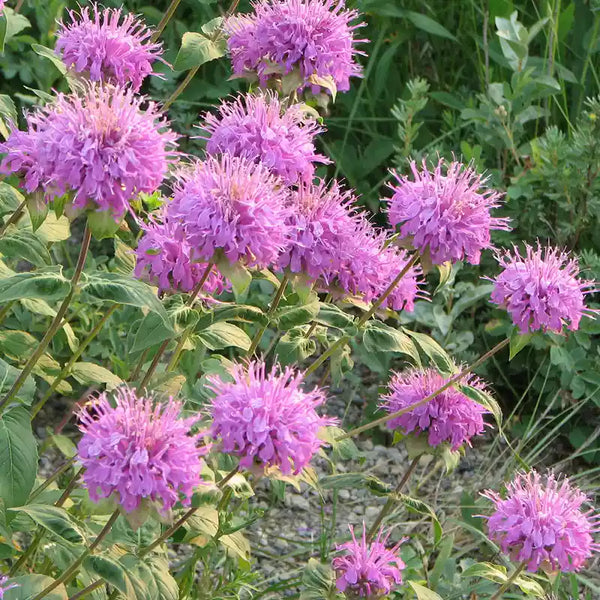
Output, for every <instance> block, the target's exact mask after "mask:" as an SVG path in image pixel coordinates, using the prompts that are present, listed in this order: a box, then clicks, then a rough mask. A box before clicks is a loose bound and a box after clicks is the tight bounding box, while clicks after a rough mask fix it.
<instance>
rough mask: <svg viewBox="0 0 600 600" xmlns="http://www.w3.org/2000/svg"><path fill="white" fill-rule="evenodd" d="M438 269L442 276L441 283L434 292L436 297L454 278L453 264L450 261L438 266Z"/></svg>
mask: <svg viewBox="0 0 600 600" xmlns="http://www.w3.org/2000/svg"><path fill="white" fill-rule="evenodd" d="M436 267H437V270H438V273H439V275H440V281H439V283H438V284H437V287H436V288H435V290H434V292H433V295H434V296H435V295H436V294H437V293H438V292H439V291H440V290H442V289H443V288H444V287H445V286H446V284H447V283H448V282H449V281H450V279H451V277H452V263H451V262H450V261H449V260H447V261H446V262H443V263H442V264H441V265H436Z"/></svg>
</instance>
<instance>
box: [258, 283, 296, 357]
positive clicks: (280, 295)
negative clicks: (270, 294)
mask: <svg viewBox="0 0 600 600" xmlns="http://www.w3.org/2000/svg"><path fill="white" fill-rule="evenodd" d="M288 281H289V277H288V275H284V276H283V279H282V280H281V283H280V284H279V287H278V288H277V292H275V297H274V298H273V302H271V305H270V306H269V310H268V311H267V324H266V325H263V326H262V327H261V328H260V329H259V330H258V331H257V332H256V335H255V336H254V339H253V340H252V344H251V345H250V349H249V350H248V356H252V355H253V354H254V353H255V352H256V349H257V348H258V345H259V344H260V340H262V336H263V335H264V333H265V331H266V330H267V326H268V324H269V320H270V319H271V317H272V316H273V314H274V313H275V311H276V310H277V307H278V306H279V303H280V302H281V298H283V294H284V292H285V288H286V287H287V284H288Z"/></svg>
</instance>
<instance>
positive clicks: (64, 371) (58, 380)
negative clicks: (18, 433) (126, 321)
mask: <svg viewBox="0 0 600 600" xmlns="http://www.w3.org/2000/svg"><path fill="white" fill-rule="evenodd" d="M117 308H119V304H113V305H112V306H111V307H110V308H109V309H108V310H107V311H106V312H105V313H104V315H103V316H102V318H101V319H100V320H99V321H98V323H97V324H96V326H95V327H94V328H93V329H92V331H90V333H89V335H88V336H87V337H86V338H85V340H83V342H81V344H79V347H78V348H77V350H76V351H75V353H74V354H73V356H72V357H71V358H70V360H69V362H67V364H66V365H65V366H64V367H63V368H62V370H61V372H60V373H59V374H58V375H57V376H56V379H54V381H53V382H52V383H51V384H50V387H49V388H48V390H47V392H46V393H45V394H44V397H43V398H42V399H41V400H40V401H39V402H38V403H37V404H36V405H35V406H34V407H33V410H32V413H31V419H32V420H33V419H34V418H35V416H36V415H37V414H38V413H39V412H40V410H41V409H42V408H43V406H44V404H46V402H48V399H49V398H50V396H52V394H53V393H54V391H55V390H56V388H57V387H58V385H59V384H60V383H61V381H63V379H64V378H65V377H67V376H68V375H69V373H70V372H71V369H72V368H73V365H74V364H75V363H76V362H77V360H78V359H79V358H80V357H81V355H82V354H83V351H84V350H85V349H86V348H87V347H88V346H89V345H90V343H91V342H92V341H93V340H94V338H95V337H96V336H97V335H98V334H99V333H100V330H101V329H102V327H104V324H105V323H106V321H108V319H109V317H110V316H111V315H112V314H113V313H114V312H115V310H117Z"/></svg>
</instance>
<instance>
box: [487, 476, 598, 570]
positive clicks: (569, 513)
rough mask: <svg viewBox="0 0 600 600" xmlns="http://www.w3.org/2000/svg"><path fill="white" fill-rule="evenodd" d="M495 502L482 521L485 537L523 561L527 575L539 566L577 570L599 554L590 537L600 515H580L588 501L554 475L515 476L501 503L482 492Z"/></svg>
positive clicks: (590, 511) (495, 496) (489, 492)
mask: <svg viewBox="0 0 600 600" xmlns="http://www.w3.org/2000/svg"><path fill="white" fill-rule="evenodd" d="M482 495H483V496H484V497H485V498H488V499H489V500H491V501H492V502H493V503H494V508H495V510H494V513H493V514H492V515H491V516H489V517H486V518H487V519H488V528H489V533H490V538H491V539H492V540H494V541H495V542H497V543H498V544H499V545H500V547H501V548H502V551H503V552H505V553H506V554H509V555H510V556H511V558H512V559H513V560H518V561H525V562H526V563H527V570H528V571H530V572H532V573H533V572H535V571H537V570H538V569H539V568H540V567H542V568H547V569H549V570H556V569H560V570H561V571H564V572H570V571H579V570H580V569H581V568H582V567H583V565H584V564H585V561H586V560H587V559H588V558H590V556H591V555H592V553H593V552H598V551H599V550H600V544H597V543H595V542H594V540H593V538H592V535H593V534H594V533H598V532H599V531H600V522H599V519H600V516H599V515H594V514H593V510H591V509H590V510H587V511H586V510H582V507H583V505H584V504H585V503H587V502H588V498H587V496H586V495H585V494H584V493H583V492H581V491H580V490H579V489H578V488H576V487H573V486H571V485H570V483H569V481H568V480H567V479H563V480H562V481H557V480H556V478H555V477H554V475H553V474H549V475H548V476H547V477H545V478H544V479H542V477H541V476H540V474H539V473H537V472H535V471H531V472H530V473H517V475H516V477H515V479H514V480H513V481H512V482H511V483H509V484H508V486H507V491H506V498H504V499H503V498H502V497H501V496H499V495H498V494H497V493H496V492H494V491H491V490H487V491H486V492H485V493H483V494H482Z"/></svg>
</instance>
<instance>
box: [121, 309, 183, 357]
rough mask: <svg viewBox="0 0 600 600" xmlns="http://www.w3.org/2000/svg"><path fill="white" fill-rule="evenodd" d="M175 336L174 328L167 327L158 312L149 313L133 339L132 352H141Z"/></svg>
mask: <svg viewBox="0 0 600 600" xmlns="http://www.w3.org/2000/svg"><path fill="white" fill-rule="evenodd" d="M174 336H175V331H174V330H173V329H172V328H167V327H166V326H165V322H164V321H163V319H162V318H161V317H160V316H159V315H157V314H156V313H153V312H150V313H148V314H147V315H146V316H145V317H144V318H143V319H142V322H141V323H140V326H139V328H138V330H137V332H136V334H135V338H134V340H133V347H132V348H131V351H132V352H140V351H141V350H145V349H146V348H151V347H152V346H154V345H155V344H158V343H159V342H163V341H164V340H168V339H170V338H172V337H174Z"/></svg>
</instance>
